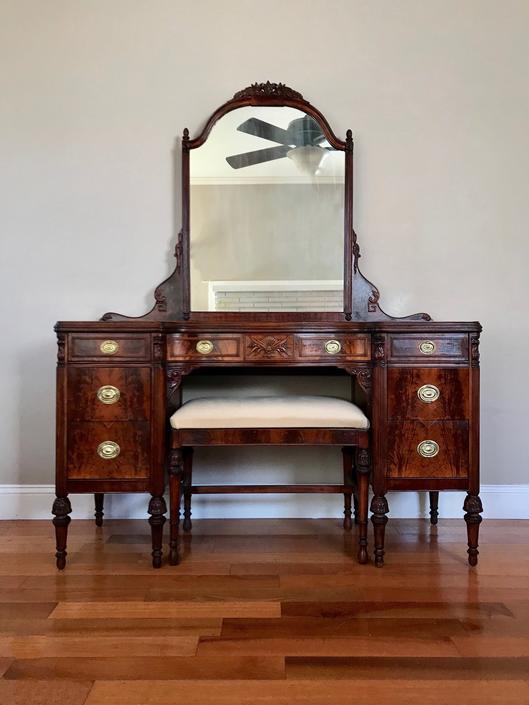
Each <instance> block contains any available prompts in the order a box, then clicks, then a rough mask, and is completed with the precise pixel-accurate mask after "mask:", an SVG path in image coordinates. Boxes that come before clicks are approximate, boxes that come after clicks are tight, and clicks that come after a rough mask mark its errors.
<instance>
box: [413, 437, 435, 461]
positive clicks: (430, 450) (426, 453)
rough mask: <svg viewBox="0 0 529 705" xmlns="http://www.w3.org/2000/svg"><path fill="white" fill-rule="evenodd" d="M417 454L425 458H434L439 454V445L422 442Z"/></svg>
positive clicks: (433, 442)
mask: <svg viewBox="0 0 529 705" xmlns="http://www.w3.org/2000/svg"><path fill="white" fill-rule="evenodd" d="M417 453H419V455H422V457H423V458H433V457H435V456H436V455H437V453H439V444H438V443H436V442H435V441H430V440H428V441H421V442H420V443H419V445H418V446H417Z"/></svg>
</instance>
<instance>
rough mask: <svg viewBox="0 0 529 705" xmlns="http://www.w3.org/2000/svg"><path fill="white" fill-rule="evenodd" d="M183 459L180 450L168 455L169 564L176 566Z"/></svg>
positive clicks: (177, 560) (177, 559)
mask: <svg viewBox="0 0 529 705" xmlns="http://www.w3.org/2000/svg"><path fill="white" fill-rule="evenodd" d="M182 474H183V457H182V451H181V450H180V449H176V450H171V452H170V454H169V507H170V512H169V533H170V536H169V564H170V565H178V563H179V557H178V528H179V525H180V490H181V479H182Z"/></svg>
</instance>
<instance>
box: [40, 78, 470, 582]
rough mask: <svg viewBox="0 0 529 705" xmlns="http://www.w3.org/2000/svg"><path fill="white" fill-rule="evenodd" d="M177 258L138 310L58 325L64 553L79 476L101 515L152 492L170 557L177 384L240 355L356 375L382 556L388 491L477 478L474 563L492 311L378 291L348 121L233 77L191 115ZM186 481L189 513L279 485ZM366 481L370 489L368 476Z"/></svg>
mask: <svg viewBox="0 0 529 705" xmlns="http://www.w3.org/2000/svg"><path fill="white" fill-rule="evenodd" d="M175 258H176V266H175V269H174V271H173V273H172V274H171V275H170V276H169V277H168V279H166V280H165V281H164V282H162V284H160V285H159V286H158V287H157V289H156V290H155V304H154V307H153V308H152V310H151V311H149V312H148V313H147V314H145V315H144V316H141V317H139V318H131V317H127V316H125V315H121V314H117V313H106V314H105V315H104V316H103V317H102V318H101V320H100V321H97V322H78V321H75V322H59V323H57V325H56V331H57V337H58V366H57V468H56V495H57V498H56V500H55V502H54V505H53V510H52V511H53V515H54V519H53V523H54V525H55V530H56V538H57V554H56V558H57V566H58V567H59V568H64V566H65V561H66V538H67V529H68V524H69V522H70V516H69V514H70V512H71V504H70V500H69V494H72V493H78V492H83V493H93V494H94V495H95V505H96V523H98V524H100V523H101V521H102V516H103V498H104V494H105V493H109V492H144V493H149V494H150V495H151V497H150V501H149V505H148V514H149V515H150V518H149V522H150V525H151V529H152V543H153V553H152V555H153V565H154V566H155V567H159V566H160V564H161V558H162V531H163V525H164V522H165V520H166V517H165V515H166V511H167V509H166V503H165V500H164V489H165V486H166V479H165V477H166V471H167V470H169V471H170V472H173V473H180V472H182V468H181V466H180V465H178V464H176V465H175V464H174V463H173V462H172V455H171V444H170V427H169V417H170V415H171V414H172V413H173V412H175V410H177V409H178V408H179V407H180V405H181V388H182V384H185V379H186V377H187V376H188V375H190V374H191V373H193V374H195V375H196V374H200V373H201V372H204V371H207V372H208V373H209V374H213V373H215V372H217V373H221V372H224V373H225V372H226V371H228V372H229V371H234V370H241V369H245V370H247V371H251V372H252V374H253V373H266V372H270V371H276V370H278V371H279V370H281V371H282V373H287V374H289V373H295V372H299V371H303V372H304V373H307V374H310V373H317V374H319V375H321V374H323V373H325V374H341V375H348V376H349V377H350V379H351V386H352V394H353V400H354V401H355V402H356V403H357V404H358V405H359V406H360V407H362V408H363V409H364V411H365V413H366V415H367V416H368V418H369V419H370V422H371V427H370V435H371V438H370V449H369V453H368V452H367V450H366V449H364V450H363V454H362V456H361V461H360V462H361V463H363V465H364V470H365V469H366V467H367V468H368V469H369V472H370V483H371V486H372V490H373V497H372V501H371V512H372V516H371V521H372V523H373V527H374V544H375V550H374V554H375V564H376V565H377V566H380V565H382V564H383V556H384V530H385V525H386V523H387V514H388V511H389V508H388V502H387V499H386V494H387V492H388V491H394V490H410V491H429V493H430V501H431V511H430V513H431V519H432V523H436V521H437V499H438V492H439V491H440V490H464V491H466V492H467V495H466V499H465V502H464V507H463V510H464V512H465V514H464V518H465V521H466V525H467V534H468V560H469V563H470V565H476V563H477V557H478V529H479V524H480V522H481V516H480V512H481V511H482V506H481V501H480V498H479V353H478V345H479V333H480V330H481V326H480V325H479V323H477V322H470V323H447V322H434V321H432V320H431V318H430V316H428V315H427V314H425V313H418V314H414V315H411V316H407V317H405V318H393V317H391V316H389V315H387V314H386V313H385V312H384V311H383V310H382V309H381V308H380V306H379V292H378V290H377V288H376V287H375V286H374V285H373V284H371V283H370V282H369V281H367V279H366V278H365V277H364V276H363V275H362V273H361V271H360V269H359V266H358V262H359V258H360V249H359V246H358V242H357V237H356V234H355V231H354V229H353V139H352V134H351V131H350V130H348V131H347V135H346V139H345V141H341V140H340V139H338V138H337V137H336V136H335V134H334V133H333V131H332V130H331V128H330V126H329V124H328V123H327V121H326V119H325V118H324V117H323V115H322V113H321V112H320V111H319V110H317V109H316V108H315V107H313V106H312V105H311V104H310V103H308V102H307V101H305V100H304V99H303V97H302V96H301V95H300V94H299V93H297V92H296V91H294V90H292V89H290V88H288V87H286V86H284V85H283V84H271V83H266V84H254V85H252V86H250V87H249V88H246V89H244V90H242V91H240V92H238V93H236V94H235V96H234V98H233V99H231V100H229V101H228V102H227V103H225V104H224V105H222V106H221V107H220V108H218V109H217V110H216V111H215V112H214V113H213V115H212V116H211V117H210V118H209V120H208V121H207V123H206V125H205V127H204V128H203V130H202V131H201V132H200V134H199V135H198V137H196V138H194V139H190V137H189V132H188V130H184V134H183V138H182V229H181V232H180V233H179V235H178V238H177V242H176V248H175ZM256 438H257V436H256ZM284 440H285V443H288V442H289V437H286V436H285V438H284ZM296 441H297V442H298V443H299V442H300V441H301V442H303V431H300V432H299V433H298V434H296ZM321 442H322V443H325V438H323V439H322V440H321ZM369 466H370V467H369ZM344 467H345V465H344ZM355 472H356V471H355V470H352V475H354V474H355ZM322 475H323V476H324V475H325V469H324V468H322ZM353 480H354V478H353V479H351V485H354V482H353ZM190 483H191V481H190V480H189V481H188V484H187V485H184V499H185V514H184V516H185V522H184V528H186V523H187V524H188V525H189V524H190V521H189V507H190V501H191V495H192V494H194V493H206V492H208V491H210V492H222V491H274V486H252V487H251V488H248V489H247V490H245V487H241V486H239V487H228V488H226V487H223V486H222V478H219V481H218V484H217V485H216V486H215V487H210V488H209V489H208V487H207V486H191V484H190ZM348 486H349V485H348V482H347V481H346V480H345V479H344V485H340V486H333V488H332V490H329V491H340V492H344V493H345V495H346V519H347V513H348V512H349V516H350V511H349V510H348V506H347V490H348ZM307 489H308V490H314V491H325V489H324V488H323V486H309V487H308V488H307ZM280 491H289V487H288V486H285V487H283V488H282V489H280ZM355 491H356V490H355ZM365 492H366V502H367V484H366V490H365ZM355 499H357V498H355ZM349 507H350V495H349ZM366 507H367V505H366ZM366 516H367V509H366ZM174 521H175V522H177V521H178V518H176V519H174Z"/></svg>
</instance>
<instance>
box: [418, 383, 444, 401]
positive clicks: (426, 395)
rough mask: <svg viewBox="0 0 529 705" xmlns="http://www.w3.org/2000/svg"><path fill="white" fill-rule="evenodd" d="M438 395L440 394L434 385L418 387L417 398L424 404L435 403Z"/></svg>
mask: <svg viewBox="0 0 529 705" xmlns="http://www.w3.org/2000/svg"><path fill="white" fill-rule="evenodd" d="M440 394H441V392H440V391H439V388H438V387H436V386H435V384H423V385H422V387H419V389H418V390H417V396H418V397H419V399H420V400H421V401H423V402H424V403H425V404H431V403H432V402H434V401H437V400H438V399H439V396H440Z"/></svg>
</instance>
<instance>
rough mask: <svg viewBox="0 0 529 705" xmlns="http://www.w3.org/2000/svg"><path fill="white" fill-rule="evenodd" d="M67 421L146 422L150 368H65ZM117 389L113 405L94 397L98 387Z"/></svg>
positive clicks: (148, 412)
mask: <svg viewBox="0 0 529 705" xmlns="http://www.w3.org/2000/svg"><path fill="white" fill-rule="evenodd" d="M66 384H67V390H68V392H67V393H68V421H69V422H72V421H145V420H147V419H148V418H149V417H150V401H151V399H150V394H151V369H150V367H122V368H120V367H85V366H83V367H74V366H71V367H69V368H68V371H67V383H66ZM105 385H111V386H113V387H116V388H117V389H119V392H120V397H119V400H118V401H117V402H116V403H115V404H103V403H102V402H100V401H99V399H98V398H97V391H98V389H99V388H100V387H103V386H105Z"/></svg>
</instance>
